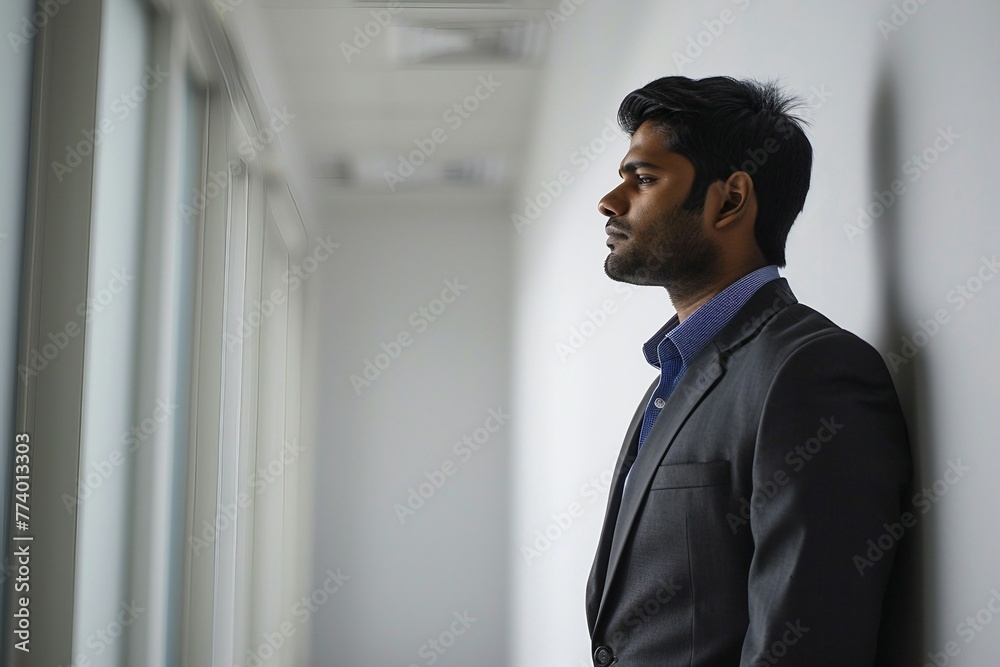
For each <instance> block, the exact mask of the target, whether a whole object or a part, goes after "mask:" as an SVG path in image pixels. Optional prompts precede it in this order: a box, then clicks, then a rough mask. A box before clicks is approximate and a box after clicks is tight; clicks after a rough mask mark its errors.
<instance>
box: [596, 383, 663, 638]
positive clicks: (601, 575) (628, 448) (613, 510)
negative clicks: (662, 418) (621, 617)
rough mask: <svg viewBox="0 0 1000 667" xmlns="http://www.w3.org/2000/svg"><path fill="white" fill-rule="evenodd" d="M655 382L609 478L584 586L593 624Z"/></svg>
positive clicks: (647, 393) (637, 412) (650, 386)
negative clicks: (591, 564)
mask: <svg viewBox="0 0 1000 667" xmlns="http://www.w3.org/2000/svg"><path fill="white" fill-rule="evenodd" d="M657 382H658V381H657V380H654V381H653V383H652V384H651V385H649V389H647V390H646V395H645V396H644V397H643V399H642V401H640V403H639V409H638V410H636V413H635V415H634V416H633V417H632V423H631V424H629V427H628V429H627V430H626V431H625V440H624V442H623V443H622V449H621V453H619V455H618V463H617V464H616V465H615V472H614V475H613V476H612V478H611V479H612V483H611V489H610V491H609V493H608V507H607V509H606V510H605V512H604V527H603V528H601V539H600V540H599V541H598V543H597V555H596V556H595V557H594V565H593V567H592V568H591V571H590V579H589V581H588V584H587V619H588V620H589V621H590V624H591V628H590V629H591V631H593V624H594V621H595V620H596V618H597V610H598V603H599V602H601V601H602V599H603V598H602V595H603V591H604V589H605V586H604V582H605V579H606V574H607V572H608V554H609V553H610V551H611V538H612V537H613V536H614V534H615V522H616V520H617V518H618V509H619V506H620V505H621V499H622V488H623V487H624V485H625V476H626V475H627V474H628V471H629V469H630V468H631V467H632V462H633V461H635V455H636V450H637V449H638V445H639V430H640V429H641V428H642V418H643V414H644V413H645V411H646V404H647V403H649V399H650V397H651V396H652V395H653V391H655V390H656V385H657Z"/></svg>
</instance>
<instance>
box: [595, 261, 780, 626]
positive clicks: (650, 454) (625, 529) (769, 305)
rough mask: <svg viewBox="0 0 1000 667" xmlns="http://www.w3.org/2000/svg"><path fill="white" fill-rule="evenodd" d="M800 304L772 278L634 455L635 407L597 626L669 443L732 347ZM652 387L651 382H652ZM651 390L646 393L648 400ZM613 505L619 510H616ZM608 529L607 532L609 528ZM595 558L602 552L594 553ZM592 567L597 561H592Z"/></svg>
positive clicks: (700, 359) (609, 522)
mask: <svg viewBox="0 0 1000 667" xmlns="http://www.w3.org/2000/svg"><path fill="white" fill-rule="evenodd" d="M795 303H798V301H797V300H796V298H795V295H794V294H792V291H791V289H790V288H789V287H788V281H787V280H785V279H784V278H779V279H777V280H773V281H771V282H769V283H767V284H765V285H763V286H762V287H761V288H760V289H759V290H757V292H756V293H755V294H754V295H753V296H752V297H751V298H750V300H749V301H748V302H747V303H746V304H745V305H744V306H743V307H742V308H741V309H740V310H739V311H738V312H737V313H736V315H735V316H734V317H733V319H732V320H731V321H730V322H729V323H728V324H727V325H726V326H725V327H724V328H723V329H722V331H721V332H719V335H718V336H716V337H715V340H714V341H712V342H711V343H709V344H708V345H706V346H705V348H704V349H703V350H702V351H701V353H700V354H699V355H698V356H697V357H696V358H695V360H694V362H693V363H692V364H691V366H690V367H689V368H688V369H687V370H686V371H685V372H684V375H683V376H682V377H681V379H680V382H679V383H678V384H677V387H676V388H675V389H674V391H673V393H672V394H671V395H670V398H669V399H668V400H667V404H666V406H664V408H663V412H662V413H661V414H660V416H659V418H658V419H657V420H656V422H655V423H654V424H653V428H652V429H651V430H650V432H649V434H648V435H647V436H646V440H645V443H644V444H643V447H642V450H641V451H640V452H639V455H638V456H637V457H636V456H635V443H636V442H638V435H639V428H641V425H642V413H643V411H644V408H645V403H643V404H642V405H641V406H640V407H639V412H638V419H636V418H633V419H632V424H631V425H630V427H629V431H628V434H627V435H626V437H625V443H624V446H623V449H622V453H621V455H620V456H619V458H618V466H617V467H616V469H615V478H614V483H613V485H612V493H617V494H621V488H622V487H623V485H624V481H625V475H627V474H629V468H628V465H627V464H628V463H629V462H630V459H631V458H632V457H635V462H634V463H632V471H631V474H630V477H629V483H628V492H627V493H625V494H624V496H621V499H620V501H619V502H618V503H616V502H614V501H615V500H617V499H616V498H615V497H614V496H612V498H611V499H609V503H608V510H609V512H608V514H609V516H608V517H606V519H605V530H604V532H603V533H602V534H601V545H600V547H599V549H601V550H603V549H604V548H606V546H605V540H606V539H608V538H607V535H608V533H610V535H611V548H610V554H609V556H608V567H607V572H606V573H605V576H604V590H603V593H602V594H601V603H600V606H599V608H598V611H597V617H596V619H595V626H596V623H597V621H599V619H600V617H601V614H602V612H603V611H604V609H605V603H606V602H607V598H608V591H609V590H610V589H611V585H612V583H613V581H614V576H615V573H616V571H617V569H618V566H619V565H620V563H621V559H622V554H623V552H624V549H625V544H626V543H627V542H628V537H629V535H630V534H631V532H632V530H633V528H634V527H635V523H636V518H637V516H638V514H639V510H640V508H641V507H642V505H643V503H644V502H645V499H646V494H647V493H648V492H649V485H650V483H651V482H652V481H653V477H654V475H655V474H656V469H657V467H658V466H659V465H660V461H661V460H662V459H663V456H664V455H665V454H666V452H667V450H668V449H669V448H670V446H671V445H672V444H673V441H674V438H675V437H676V436H677V432H678V431H679V430H680V428H681V426H683V425H684V423H685V422H686V421H687V419H688V417H689V416H690V415H691V413H692V412H693V411H694V409H695V408H696V407H698V405H699V404H700V403H701V401H702V400H703V399H704V397H705V396H706V395H707V394H708V393H709V392H710V391H711V390H712V389H713V388H714V387H715V386H716V385H717V384H718V383H719V381H720V380H721V379H722V376H723V375H725V373H726V361H727V359H728V357H729V355H731V354H732V353H733V352H734V351H735V350H736V349H738V348H739V347H742V346H743V345H746V344H747V343H749V342H750V341H752V340H753V338H755V337H756V336H757V334H758V333H759V332H760V330H761V329H762V328H763V327H764V325H765V324H766V323H767V322H768V321H769V320H770V319H771V318H772V317H774V316H775V315H776V314H777V313H778V312H780V311H781V310H782V309H783V308H785V307H787V306H789V305H792V304H795ZM654 386H655V383H654ZM651 391H652V388H651V389H650V391H647V393H646V400H648V399H649V395H650V392H651ZM615 505H618V511H617V512H614V511H613V510H614V509H615ZM609 528H610V530H609ZM598 553H599V555H600V553H601V551H599V552H598ZM595 566H596V563H595Z"/></svg>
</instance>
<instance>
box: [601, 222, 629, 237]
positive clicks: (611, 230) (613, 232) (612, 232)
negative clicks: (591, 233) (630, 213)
mask: <svg viewBox="0 0 1000 667" xmlns="http://www.w3.org/2000/svg"><path fill="white" fill-rule="evenodd" d="M604 231H605V232H607V234H608V236H622V237H625V236H628V234H626V233H625V232H624V231H622V230H620V229H618V228H617V227H614V226H612V225H604Z"/></svg>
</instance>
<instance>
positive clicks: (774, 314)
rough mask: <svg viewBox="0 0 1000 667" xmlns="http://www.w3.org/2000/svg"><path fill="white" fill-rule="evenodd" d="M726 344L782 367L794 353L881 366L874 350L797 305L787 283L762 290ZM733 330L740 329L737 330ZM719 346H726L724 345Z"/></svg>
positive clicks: (740, 318) (815, 313)
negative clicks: (813, 353)
mask: <svg viewBox="0 0 1000 667" xmlns="http://www.w3.org/2000/svg"><path fill="white" fill-rule="evenodd" d="M733 325H734V327H733V328H732V329H731V330H730V332H729V338H728V341H731V342H733V343H736V344H735V345H733V346H732V347H733V350H732V351H734V352H735V350H736V348H742V349H743V351H744V354H745V356H746V357H755V358H758V359H762V360H764V359H766V360H768V362H769V365H781V363H782V362H784V361H785V360H787V359H788V358H789V357H791V356H793V355H795V353H796V352H797V351H800V350H805V349H808V350H810V351H815V352H817V353H818V354H819V355H820V356H822V354H823V353H824V352H827V353H829V354H830V355H836V356H838V357H841V358H844V357H845V356H846V358H847V360H848V361H855V360H856V361H859V362H865V363H870V362H872V361H874V360H876V359H877V360H879V362H880V363H884V362H881V355H879V353H878V352H877V351H876V350H875V348H874V347H873V346H872V345H871V344H869V343H868V342H867V341H865V340H864V339H863V338H861V337H860V336H858V335H857V334H855V333H853V332H851V331H849V330H847V329H844V328H843V327H841V326H839V325H838V324H836V323H835V322H833V321H832V320H831V319H830V318H829V317H827V316H826V315H824V314H823V313H821V312H819V311H818V310H816V309H814V308H812V307H810V306H807V305H805V304H802V303H799V302H798V301H797V300H796V299H795V297H794V295H792V293H791V291H790V290H789V289H788V287H787V283H785V282H784V281H783V280H782V281H775V283H774V284H770V285H766V286H765V287H764V288H762V289H761V290H760V291H759V293H758V294H757V295H755V298H754V300H753V301H751V302H750V303H748V304H747V307H746V308H745V309H744V311H743V312H741V313H740V315H739V317H738V318H737V319H736V320H735V321H734V322H733ZM736 327H739V329H738V330H737V329H736ZM720 342H722V344H723V346H725V344H726V342H723V341H720ZM741 356H743V355H741Z"/></svg>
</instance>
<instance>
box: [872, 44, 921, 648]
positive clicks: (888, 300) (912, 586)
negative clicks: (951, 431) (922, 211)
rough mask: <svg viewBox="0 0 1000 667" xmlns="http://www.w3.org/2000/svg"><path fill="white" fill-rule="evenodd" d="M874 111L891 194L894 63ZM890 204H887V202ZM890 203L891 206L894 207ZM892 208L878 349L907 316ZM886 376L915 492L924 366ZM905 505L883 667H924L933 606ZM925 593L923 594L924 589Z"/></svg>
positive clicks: (885, 230)
mask: <svg viewBox="0 0 1000 667" xmlns="http://www.w3.org/2000/svg"><path fill="white" fill-rule="evenodd" d="M876 85H877V89H876V92H875V107H874V109H873V122H872V126H871V127H872V136H871V140H870V146H871V151H872V155H871V160H872V177H873V182H872V188H871V191H872V192H883V191H885V190H887V189H888V190H889V191H890V192H891V188H892V184H893V182H894V180H895V179H896V178H898V174H899V165H900V164H902V162H903V161H904V160H905V159H906V158H905V157H903V156H902V155H901V153H900V149H899V136H898V132H899V111H898V108H897V99H896V91H895V88H894V81H893V72H892V63H891V62H887V61H885V60H883V63H882V69H881V72H880V75H879V77H878V79H877V84H876ZM886 200H887V201H890V202H891V201H892V200H891V199H889V197H888V196H887V197H886ZM892 203H895V202H892ZM892 203H889V204H887V205H885V206H884V212H883V213H882V215H881V216H880V217H879V218H878V220H877V222H876V223H875V229H874V230H873V231H874V232H875V244H876V255H875V261H876V262H877V267H876V271H877V274H878V276H879V278H880V279H879V286H880V287H881V289H882V299H881V310H882V313H883V315H882V317H883V318H884V327H883V332H884V333H883V336H884V339H883V340H882V341H880V344H879V346H878V347H879V349H880V350H882V351H884V352H886V353H887V352H889V351H892V352H898V349H897V348H898V346H899V341H900V339H901V338H903V337H904V336H905V335H906V334H907V333H908V331H907V327H908V326H909V325H910V324H911V321H910V320H912V318H908V317H905V315H904V313H903V312H902V308H901V302H902V297H903V289H902V282H903V279H904V278H903V262H902V257H901V255H900V247H901V245H902V243H901V241H902V239H901V237H902V232H903V223H902V221H901V220H900V210H899V206H893V205H892ZM890 373H891V374H892V377H893V381H894V382H895V384H896V390H897V392H898V393H899V399H900V402H901V403H902V407H903V412H904V414H905V415H906V423H907V427H908V430H909V435H910V455H911V458H912V460H913V480H914V481H913V486H914V487H915V488H919V481H920V480H921V479H923V475H922V474H921V465H920V462H921V460H922V459H923V460H926V459H927V457H926V450H927V447H928V446H929V444H930V443H929V438H928V437H927V434H928V433H930V432H931V429H930V424H929V423H928V419H929V414H930V413H929V410H927V392H926V389H925V387H926V386H927V384H928V378H927V368H926V365H925V364H924V363H923V362H922V359H921V357H920V355H917V356H916V357H914V358H912V359H910V360H909V363H905V364H899V365H897V366H896V367H895V368H893V367H892V365H891V364H890ZM906 498H907V500H906V502H905V503H904V505H903V511H904V512H907V511H909V512H911V513H912V514H913V515H914V516H915V517H916V522H917V523H916V525H915V526H914V527H913V528H911V529H908V530H907V532H906V533H905V534H904V535H903V536H902V539H900V540H899V542H898V543H897V544H896V562H895V564H894V567H893V574H892V577H891V578H890V581H889V590H888V593H887V595H886V601H885V606H884V608H883V610H882V625H881V628H880V630H879V634H880V637H879V648H880V651H879V656H878V659H877V660H876V664H878V665H883V666H886V667H895V666H897V665H898V666H899V667H903V666H904V665H906V666H910V665H920V664H923V661H922V659H921V656H922V655H923V646H924V637H925V617H924V609H925V605H929V608H933V607H934V606H935V599H936V598H935V599H930V598H929V597H928V596H936V590H935V587H934V586H933V582H925V580H924V572H931V573H932V572H934V571H935V568H934V567H933V564H930V565H931V567H925V563H924V558H925V554H927V553H928V550H927V549H926V545H928V544H931V543H932V537H933V535H934V533H935V528H934V526H933V524H932V523H931V522H930V519H931V517H930V516H929V515H928V516H926V517H925V516H924V515H923V513H922V512H921V511H920V510H919V509H917V508H914V506H913V502H912V498H913V490H912V489H911V490H910V492H909V493H907V496H906ZM925 589H926V590H925Z"/></svg>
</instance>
